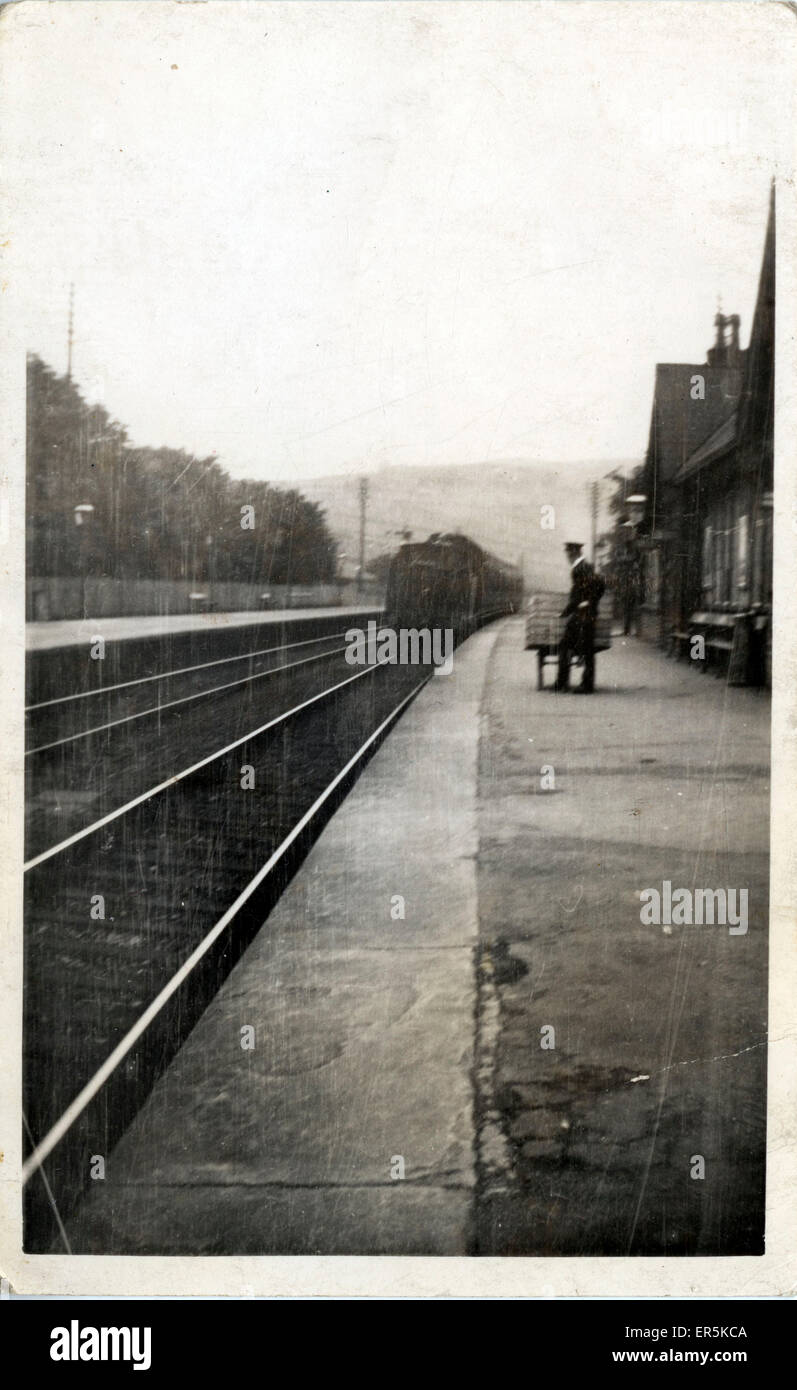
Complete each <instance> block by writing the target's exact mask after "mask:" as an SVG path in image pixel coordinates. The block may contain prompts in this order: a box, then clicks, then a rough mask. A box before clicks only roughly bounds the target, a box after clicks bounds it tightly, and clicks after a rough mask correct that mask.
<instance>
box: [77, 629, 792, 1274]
mask: <svg viewBox="0 0 797 1390" xmlns="http://www.w3.org/2000/svg"><path fill="white" fill-rule="evenodd" d="M522 643H523V620H522V618H515V619H510V620H507V621H505V622H502V623H500V624H497V625H496V626H494V627H492V628H490V629H488V630H486V631H484V632H482V633H479V634H477V635H476V636H475V637H473V638H471V639H470V640H469V641H468V642H467V643H466V644H465V645H464V646H463V647H462V648H460V649H459V650H458V652H457V653H456V655H455V659H454V670H453V673H452V675H451V676H449V677H438V678H435V679H434V680H432V681H431V682H430V683H429V684H428V685H427V686H426V687H425V689H424V690H423V691H422V692H421V694H420V696H419V697H418V699H417V700H416V701H415V702H414V704H413V705H412V706H411V707H410V709H409V710H408V712H407V714H406V715H405V716H404V717H403V719H402V720H401V721H400V723H399V724H398V726H397V727H396V729H395V730H394V731H393V733H392V734H391V735H390V736H389V738H388V739H387V741H386V742H385V744H384V745H383V746H382V748H381V749H380V751H379V752H378V753H377V755H376V756H375V758H374V759H373V760H372V762H371V763H370V764H369V766H368V768H367V769H366V771H365V772H364V774H363V776H362V777H361V778H360V780H359V781H358V782H357V784H356V786H355V787H354V789H353V791H352V792H351V793H350V795H349V797H348V798H347V800H346V801H345V803H344V804H343V806H342V807H341V808H340V810H339V811H338V812H337V814H336V815H335V816H334V817H333V819H332V820H331V821H330V823H329V825H328V826H327V827H326V829H325V830H324V832H323V834H322V835H321V836H320V838H319V840H318V842H317V843H316V845H315V847H314V849H313V851H312V852H311V854H310V855H309V856H308V858H307V860H306V861H305V863H304V865H303V867H302V868H301V870H300V871H299V873H298V874H297V876H296V878H295V879H294V880H293V882H292V884H291V885H290V887H289V889H288V890H287V892H286V893H285V895H284V896H283V898H282V900H281V901H280V903H279V904H278V906H277V907H276V908H275V910H274V911H273V912H272V913H271V915H270V917H269V919H268V920H267V922H266V923H265V925H264V927H263V929H262V930H261V932H260V933H259V935H258V937H257V938H256V940H255V941H254V942H253V944H252V945H251V946H250V948H249V950H248V951H247V953H246V955H245V956H244V957H243V959H242V960H241V962H240V963H239V965H238V966H237V967H236V969H235V970H234V971H233V972H232V974H231V975H230V977H229V979H228V981H227V983H226V984H225V986H224V987H223V988H222V990H221V991H220V993H219V995H218V996H217V998H216V999H215V1000H214V1001H213V1003H212V1004H211V1005H210V1007H209V1008H208V1010H207V1011H206V1013H205V1014H204V1016H203V1018H202V1019H201V1020H200V1023H199V1024H198V1025H197V1027H196V1028H195V1030H194V1032H193V1033H192V1035H191V1037H190V1038H189V1039H188V1041H187V1043H186V1044H185V1046H184V1047H183V1049H182V1051H181V1052H180V1054H179V1055H178V1056H177V1058H176V1059H175V1061H174V1063H173V1064H172V1066H171V1067H170V1068H169V1070H168V1072H167V1073H166V1074H165V1075H164V1076H163V1077H162V1078H161V1080H160V1082H159V1083H158V1085H157V1086H156V1088H155V1090H154V1091H153V1093H152V1095H151V1097H150V1099H149V1101H148V1102H147V1104H146V1105H145V1107H144V1109H143V1110H142V1112H141V1113H140V1115H139V1117H138V1119H137V1120H136V1122H135V1123H134V1124H133V1125H132V1126H131V1128H130V1129H129V1130H128V1132H127V1133H126V1135H125V1136H124V1137H123V1139H122V1140H121V1142H120V1143H119V1145H118V1146H117V1148H116V1149H115V1151H114V1152H113V1153H112V1154H111V1155H110V1158H109V1161H108V1164H107V1168H106V1179H105V1181H104V1182H103V1183H101V1184H100V1183H96V1184H95V1185H94V1187H93V1189H92V1191H91V1193H90V1195H89V1197H88V1198H87V1199H86V1200H85V1201H84V1203H83V1205H82V1207H81V1208H80V1210H79V1211H78V1212H77V1213H76V1214H75V1216H74V1217H73V1219H72V1220H71V1221H70V1223H69V1227H68V1229H69V1235H70V1240H71V1241H72V1243H73V1248H74V1250H75V1251H76V1252H78V1253H79V1252H81V1251H82V1252H88V1251H103V1250H104V1251H111V1252H116V1253H124V1252H136V1253H217V1254H221V1253H226V1254H235V1253H264V1254H265V1253H297V1254H300V1253H301V1254H305V1253H340V1254H343V1253H358V1254H371V1253H390V1254H397V1253H399V1254H400V1253H406V1254H409V1253H429V1254H460V1253H465V1252H470V1253H481V1254H501V1253H513V1254H562V1255H576V1254H607V1255H608V1254H617V1253H632V1254H664V1253H672V1254H688V1253H700V1254H713V1253H728V1254H731V1253H736V1254H738V1253H746V1254H754V1253H757V1252H758V1251H760V1249H761V1248H762V1230H763V1177H764V1139H765V1078H766V1068H765V1055H766V1053H765V1044H766V1033H767V1012H766V1009H767V998H766V963H767V921H768V909H767V884H768V816H769V805H768V760H769V701H768V699H767V697H765V696H764V695H762V694H760V693H758V692H755V691H750V690H744V689H728V688H727V687H725V686H724V685H723V683H722V682H721V681H718V680H715V679H714V678H713V677H711V676H705V675H700V674H698V672H697V671H696V670H695V669H694V668H693V667H691V666H690V665H689V664H677V663H675V662H672V661H668V660H667V659H666V658H665V657H664V656H663V655H662V654H661V653H659V652H657V651H655V650H652V649H651V648H649V647H646V646H644V645H643V644H640V643H636V642H634V641H633V640H630V639H629V640H627V641H626V640H624V639H622V638H616V639H615V644H614V646H613V648H612V650H611V651H610V652H608V653H606V654H603V655H601V656H599V658H598V663H597V680H598V689H597V692H596V694H595V695H593V696H591V697H589V698H585V697H578V696H576V695H574V694H562V695H557V694H554V693H553V692H551V691H550V690H543V691H540V692H538V691H537V690H536V662H535V658H534V656H533V654H531V653H528V652H524V651H523V649H522ZM665 880H666V881H668V882H670V883H671V884H672V888H673V891H674V890H675V889H676V888H683V889H686V890H689V891H690V892H692V891H694V890H695V889H697V888H704V889H712V890H713V889H716V888H720V887H723V888H726V889H727V888H735V889H737V890H742V889H744V890H746V892H747V894H748V901H749V906H748V921H747V931H746V932H745V933H744V934H741V933H740V934H733V935H732V934H730V932H729V930H728V927H727V925H726V926H721V925H703V926H692V925H683V926H681V925H678V924H669V923H667V922H666V921H662V922H661V923H654V924H650V925H648V924H645V923H643V922H642V920H641V917H640V911H641V904H640V897H639V894H640V891H641V890H643V889H646V888H658V889H659V890H660V891H661V890H662V885H663V882H664V881H665ZM401 912H403V916H402V915H401ZM245 1027H250V1028H253V1029H254V1041H255V1046H254V1048H253V1050H249V1051H244V1050H242V1048H241V1030H242V1028H245ZM698 1160H699V1161H698Z"/></svg>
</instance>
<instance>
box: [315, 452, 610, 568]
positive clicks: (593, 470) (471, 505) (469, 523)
mask: <svg viewBox="0 0 797 1390" xmlns="http://www.w3.org/2000/svg"><path fill="white" fill-rule="evenodd" d="M633 464H634V461H633V460H621V461H619V462H617V461H614V460H610V459H609V460H606V461H603V460H601V461H599V462H597V463H596V462H594V461H593V462H589V463H576V464H573V463H568V464H549V463H536V464H535V463H529V462H526V461H524V460H522V459H508V460H506V461H502V462H500V463H491V464H467V465H457V464H453V465H450V466H448V467H444V468H440V467H434V468H425V467H400V466H399V467H389V468H383V469H380V470H378V471H376V472H374V473H371V474H368V475H367V476H368V488H369V491H368V508H367V522H366V555H367V557H369V558H370V557H373V556H376V555H379V554H381V553H382V552H384V551H386V550H392V549H394V548H395V546H397V545H398V544H400V539H401V538H400V536H399V535H398V534H397V533H398V532H399V531H402V530H405V529H406V530H409V531H411V532H412V539H413V540H424V539H425V538H426V537H427V536H428V535H429V534H430V532H432V531H461V532H463V533H464V534H465V535H468V536H471V537H472V538H473V539H474V540H475V541H478V543H479V544H480V545H482V546H484V547H485V548H486V549H487V550H490V551H492V552H493V554H495V555H498V556H500V557H501V558H502V559H504V560H511V561H512V562H513V563H515V564H517V563H519V562H520V559H521V556H522V560H523V567H524V573H525V575H526V578H527V580H528V581H529V582H530V583H532V584H533V585H536V586H539V587H541V588H544V587H553V588H560V587H563V586H566V584H567V569H566V565H565V560H564V556H563V553H562V545H563V543H564V541H566V540H581V541H584V543H585V545H586V546H587V548H588V547H589V540H590V499H589V485H590V483H591V482H592V481H593V480H594V479H602V481H601V483H600V499H601V511H600V514H599V520H598V531H599V532H600V530H601V529H602V528H603V527H605V525H606V522H607V513H606V506H607V503H608V500H609V498H610V497H611V495H612V493H613V489H614V483H613V481H612V479H609V478H605V476H604V475H605V474H606V473H607V472H608V471H609V470H611V469H612V468H621V469H622V470H624V471H625V472H629V471H630V469H631V468H632V466H633ZM362 476H363V474H361V473H352V474H349V475H337V476H331V477H326V478H314V479H311V480H310V481H303V482H302V484H301V490H302V492H303V493H304V494H305V496H306V497H309V498H310V499H311V500H312V501H315V502H318V503H320V504H321V505H322V506H323V507H324V508H325V510H326V513H327V519H328V521H329V525H330V527H331V529H332V531H333V532H334V534H335V536H336V537H337V538H338V541H339V543H340V550H341V551H342V552H344V553H345V556H346V559H345V561H344V565H345V568H346V570H347V572H352V570H353V567H354V565H356V563H357V560H358V555H359V501H358V485H359V481H360V478H361V477H362ZM544 506H553V508H554V518H555V525H554V528H553V529H552V530H549V529H543V528H542V527H541V525H540V517H541V511H540V509H541V508H542V507H544Z"/></svg>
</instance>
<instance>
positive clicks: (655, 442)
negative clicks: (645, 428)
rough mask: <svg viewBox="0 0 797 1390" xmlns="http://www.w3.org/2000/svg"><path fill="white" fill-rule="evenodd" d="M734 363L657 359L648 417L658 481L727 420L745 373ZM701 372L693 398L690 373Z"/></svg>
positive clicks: (663, 480)
mask: <svg viewBox="0 0 797 1390" xmlns="http://www.w3.org/2000/svg"><path fill="white" fill-rule="evenodd" d="M744 356H745V354H744V353H742V354H740V357H741V358H742V361H741V362H740V364H739V366H737V367H727V366H721V367H712V366H708V365H707V364H706V363H705V362H703V363H686V362H659V363H658V364H657V366H656V386H655V392H654V396H653V410H652V413H651V420H650V439H649V443H648V459H647V462H648V467H651V466H652V465H654V464H655V467H656V477H657V481H658V483H659V484H661V483H668V482H670V481H672V479H673V478H674V477H675V475H676V473H678V472H679V471H680V470H681V469H682V468H683V467H684V465H685V464H686V462H687V459H689V458H690V456H691V455H692V454H694V452H695V450H697V449H698V448H699V447H700V445H702V444H703V443H704V442H705V441H707V440H708V439H709V437H710V436H712V435H713V434H714V433H715V431H716V430H718V429H719V428H720V426H722V425H724V424H726V423H727V421H728V419H729V418H730V416H731V415H732V414H733V413H734V411H735V409H736V405H737V402H738V400H739V394H740V392H741V389H742V381H743V377H744V366H743V359H744ZM695 377H702V378H703V383H704V390H705V396H704V398H703V399H699V400H694V399H693V398H692V390H693V385H694V380H693V379H694V378H695Z"/></svg>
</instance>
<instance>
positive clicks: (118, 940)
mask: <svg viewBox="0 0 797 1390" xmlns="http://www.w3.org/2000/svg"><path fill="white" fill-rule="evenodd" d="M336 640H338V635H337V634H332V635H327V636H325V637H324V639H323V643H324V644H326V645H325V649H324V650H321V651H314V650H312V647H313V645H314V643H310V644H307V645H308V647H309V648H310V650H309V652H308V651H305V652H304V653H303V654H302V655H299V653H298V652H296V651H294V650H293V648H294V647H296V646H298V645H299V644H294V643H291V644H284V645H283V646H282V647H280V648H278V649H277V651H278V655H275V651H274V649H272V650H271V651H263V652H248V653H245V654H243V655H241V656H240V657H236V658H235V660H236V661H237V662H238V665H239V667H244V668H245V675H238V674H237V673H236V674H235V675H234V676H233V679H232V680H228V679H227V678H226V677H227V676H228V675H230V674H231V662H229V661H227V660H224V661H221V662H219V663H218V664H216V663H213V664H212V665H211V663H202V668H203V669H202V672H201V674H200V672H199V671H198V670H197V669H196V668H194V667H192V668H189V669H188V670H181V671H177V672H174V671H168V672H164V673H159V676H158V679H159V681H162V682H174V681H175V680H177V681H186V680H188V681H190V682H194V683H195V684H196V683H197V682H199V684H200V685H201V688H195V689H189V690H186V689H182V691H181V693H180V694H179V695H178V696H177V697H176V699H175V698H174V697H175V688H177V689H179V687H175V686H174V685H168V684H161V685H159V686H158V688H159V689H165V690H166V691H167V692H168V694H169V696H170V699H169V700H166V701H164V702H162V705H161V706H160V707H158V706H157V705H156V706H155V707H153V708H151V709H147V708H144V707H142V708H140V709H128V711H127V714H126V715H123V716H122V717H120V718H118V719H112V720H105V721H104V723H105V724H106V725H108V727H105V728H101V729H97V728H94V727H93V726H92V727H90V728H89V729H88V730H78V729H75V728H74V725H72V726H71V727H70V723H69V721H70V720H74V714H72V713H70V711H73V710H74V708H75V707H76V704H77V700H78V699H79V700H80V702H81V704H80V708H89V709H90V708H92V707H93V708H95V709H96V708H97V701H98V700H99V701H104V700H107V699H108V698H109V697H111V698H114V699H116V698H118V697H119V695H120V693H119V691H116V690H114V691H109V690H106V691H105V692H102V691H96V692H92V693H91V695H90V696H84V694H83V692H76V694H75V695H73V696H66V697H64V698H63V699H62V700H61V701H60V704H58V706H57V708H58V709H59V710H62V711H64V712H65V714H64V719H65V723H64V725H63V726H62V732H63V729H66V731H67V732H66V733H65V734H64V737H63V740H58V739H55V740H50V742H51V743H52V744H53V746H52V747H50V748H43V747H41V748H39V749H38V751H37V745H36V744H35V742H33V743H32V745H31V757H30V758H29V765H30V766H29V777H30V781H29V790H30V792H31V793H32V794H31V796H30V807H31V813H30V817H29V824H28V846H29V848H28V855H29V857H28V861H27V863H26V866H25V867H26V891H25V917H26V932H25V1033H24V1036H25V1064H24V1105H25V1123H26V1128H27V1136H28V1147H27V1156H26V1160H25V1169H24V1175H25V1179H26V1226H25V1230H26V1236H25V1248H26V1249H27V1250H30V1251H42V1250H48V1249H50V1248H51V1247H52V1248H56V1249H61V1250H63V1249H65V1248H68V1236H67V1233H66V1226H65V1222H66V1223H67V1224H68V1213H69V1211H70V1210H71V1209H72V1207H73V1206H74V1204H75V1203H76V1202H77V1201H78V1200H79V1198H80V1195H81V1194H82V1192H83V1190H84V1188H85V1186H86V1183H87V1181H88V1180H89V1174H90V1168H91V1164H92V1160H93V1159H96V1158H97V1157H101V1158H103V1160H104V1161H105V1162H106V1163H107V1162H108V1160H109V1155H110V1153H111V1150H112V1148H113V1145H114V1144H115V1142H116V1140H117V1139H118V1138H119V1137H120V1135H121V1133H122V1132H123V1130H124V1129H125V1128H126V1126H127V1124H128V1123H129V1122H130V1120H131V1119H132V1118H133V1116H134V1115H135V1113H136V1112H137V1110H138V1109H139V1107H140V1105H141V1104H142V1102H143V1100H144V1099H145V1097H146V1095H147V1094H148V1092H149V1090H150V1089H151V1087H152V1085H153V1084H154V1081H155V1080H156V1078H157V1076H158V1075H159V1074H160V1072H161V1071H162V1070H163V1069H164V1067H165V1066H166V1065H168V1063H169V1061H170V1060H171V1058H172V1056H173V1055H174V1053H175V1052H176V1051H177V1049H178V1048H179V1047H180V1046H181V1044H182V1042H183V1041H184V1040H185V1038H186V1037H187V1035H188V1033H189V1032H190V1030H191V1028H192V1027H193V1025H194V1023H195V1022H196V1021H197V1019H198V1018H199V1016H200V1014H201V1013H202V1012H203V1010H204V1008H205V1007H206V1006H207V1004H208V1002H209V1001H210V999H211V998H212V996H213V994H214V993H215V992H216V990H217V989H218V988H219V986H220V984H221V983H222V981H223V980H224V978H225V977H226V975H227V974H228V972H229V970H230V969H231V968H232V966H233V965H234V964H235V961H236V960H237V959H238V958H239V957H240V955H241V953H242V952H243V950H244V949H245V948H246V946H247V945H248V943H249V941H250V940H251V939H252V937H253V935H254V934H255V932H256V931H257V930H258V929H259V927H260V926H261V925H262V922H263V920H264V918H265V917H266V915H267V914H268V911H269V910H270V907H271V906H272V905H273V903H274V902H275V901H276V900H277V898H278V897H279V896H280V894H281V893H282V891H283V890H284V887H285V885H286V883H287V882H288V881H289V879H290V877H291V876H292V874H293V872H294V871H295V869H296V867H297V865H298V864H299V862H301V859H302V858H303V857H304V855H305V854H306V852H307V849H308V848H309V846H310V845H311V843H312V841H313V839H314V838H315V836H316V835H317V834H318V833H319V831H320V829H321V828H322V827H323V824H324V823H325V822H326V819H328V817H329V815H330V814H331V813H332V811H333V810H334V808H335V806H336V805H337V804H338V803H339V800H340V799H341V798H342V796H343V795H345V792H346V790H347V789H348V787H349V786H350V785H351V783H352V781H353V780H354V779H355V778H356V776H357V775H358V773H359V771H360V769H361V768H362V767H363V766H364V764H365V762H366V761H367V759H368V757H369V756H370V755H371V753H372V752H373V751H374V750H375V748H376V747H377V746H378V744H379V741H380V740H381V739H382V738H383V737H384V735H385V734H386V733H387V732H388V730H389V728H390V727H391V725H392V723H393V722H394V721H395V719H397V718H398V717H399V715H400V714H401V712H402V710H403V709H404V708H405V707H406V705H407V703H408V702H409V701H410V700H411V699H412V698H413V697H414V695H415V694H417V692H418V690H419V689H420V688H421V687H422V685H423V684H425V682H426V680H428V679H429V676H430V674H431V673H430V672H429V671H428V669H424V668H418V667H365V668H359V669H357V670H355V671H354V672H352V668H351V667H350V666H346V665H345V663H343V658H342V655H341V652H340V650H336V649H334V648H329V649H327V647H328V644H329V643H331V642H333V641H336ZM301 645H302V646H305V644H301ZM286 657H290V658H296V657H298V658H299V659H298V660H297V659H291V660H288V659H286ZM246 663H254V665H253V666H251V667H250V666H249V665H246ZM219 674H221V675H222V676H223V677H224V678H223V679H222V680H218V676H219ZM319 675H321V676H322V677H323V680H322V681H321V682H319ZM267 678H270V679H267ZM211 681H212V682H214V684H213V685H212V686H211V684H210V682H211ZM132 684H133V683H132V682H127V683H125V690H127V687H128V686H130V685H132ZM155 684H156V681H155V680H147V681H141V682H140V683H139V684H138V685H137V686H136V687H135V690H136V694H135V696H134V697H133V698H134V699H135V700H136V701H137V702H139V701H140V699H141V695H140V692H141V691H142V690H144V689H146V688H147V687H149V686H153V685H155ZM59 698H60V697H59ZM121 698H122V699H128V698H130V696H129V692H128V693H127V694H125V693H124V691H123V692H122V694H121ZM176 700H182V701H184V703H181V704H178V703H176ZM42 704H43V706H44V707H45V708H47V709H49V710H50V711H52V709H53V708H54V702H52V701H46V702H42ZM167 706H168V708H167ZM40 708H41V707H40ZM106 712H107V710H106ZM115 712H116V713H117V714H118V713H119V711H118V709H117V710H116V711H115ZM30 713H31V714H34V715H35V714H37V713H40V710H34V709H32V710H31V711H30ZM128 716H134V717H132V718H131V717H128ZM48 717H51V715H50V716H48ZM60 717H61V716H60V715H59V718H60ZM221 728H225V730H227V737H225V738H223V739H222V738H221V737H220V729H221ZM133 730H135V736H134V735H133V732H132V731H133ZM76 733H80V735H81V736H80V737H72V736H71V735H74V734H76ZM32 735H33V738H34V739H35V737H36V729H35V728H32ZM142 740H143V742H142ZM142 783H146V785H142ZM59 787H60V790H59ZM48 794H50V795H51V796H54V797H60V798H61V801H62V802H63V803H64V805H63V806H58V804H57V802H53V803H52V804H51V805H49V807H48V806H47V805H45V806H44V807H43V806H42V797H43V796H44V799H45V802H46V799H47V795H48ZM70 796H71V797H72V802H71V803H70V802H69V797H70ZM242 1022H245V1020H242ZM231 1045H237V1038H234V1039H232V1040H231Z"/></svg>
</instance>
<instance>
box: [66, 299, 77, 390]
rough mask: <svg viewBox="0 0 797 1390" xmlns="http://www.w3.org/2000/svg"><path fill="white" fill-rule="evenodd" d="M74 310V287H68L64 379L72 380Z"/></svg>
mask: <svg viewBox="0 0 797 1390" xmlns="http://www.w3.org/2000/svg"><path fill="white" fill-rule="evenodd" d="M74 310H75V286H74V285H70V286H69V328H68V330H67V335H66V379H67V381H71V380H72V342H73V337H74V335H73V331H72V330H73V325H74Z"/></svg>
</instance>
